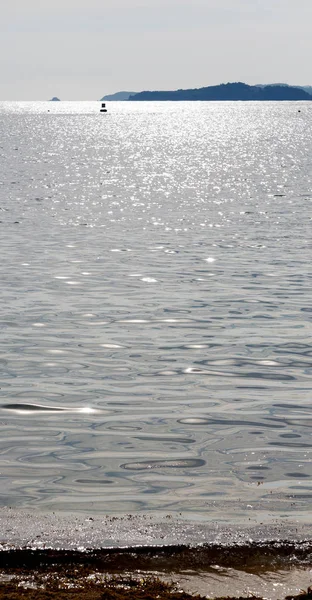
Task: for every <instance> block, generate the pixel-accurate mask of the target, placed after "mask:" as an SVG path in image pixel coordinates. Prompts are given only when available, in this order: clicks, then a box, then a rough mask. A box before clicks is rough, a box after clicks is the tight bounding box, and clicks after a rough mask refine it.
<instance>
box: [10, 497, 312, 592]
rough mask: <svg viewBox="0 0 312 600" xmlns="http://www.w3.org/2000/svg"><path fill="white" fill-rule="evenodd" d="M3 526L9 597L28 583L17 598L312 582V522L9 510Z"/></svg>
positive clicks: (262, 588)
mask: <svg viewBox="0 0 312 600" xmlns="http://www.w3.org/2000/svg"><path fill="white" fill-rule="evenodd" d="M187 516H188V517H189V515H187ZM0 532H1V534H0V542H1V543H0V550H1V552H0V559H1V565H2V567H1V570H0V598H12V600H13V598H15V597H16V598H17V597H18V596H14V594H15V593H17V592H16V590H19V592H18V593H19V594H21V587H22V588H23V590H24V587H25V586H26V588H28V591H27V589H26V590H25V594H26V595H25V596H24V595H20V596H19V597H21V598H22V597H25V598H26V597H27V598H37V599H38V600H40V598H41V597H43V596H40V593H39V590H40V589H47V590H49V593H50V594H52V595H51V596H49V597H51V598H54V597H55V598H63V595H60V591H61V593H62V594H65V596H64V598H65V597H69V595H70V596H71V597H74V598H77V599H78V598H85V599H86V600H93V599H97V598H99V599H100V598H107V599H109V598H112V599H113V598H116V599H120V600H122V599H124V598H129V599H130V598H133V599H134V598H136V599H137V598H154V597H155V598H156V597H159V598H168V599H169V598H171V599H174V598H176V597H177V595H176V594H177V593H178V592H177V590H183V592H185V594H186V595H185V596H184V597H185V599H186V598H191V596H190V595H189V594H193V595H194V594H199V598H204V597H209V598H221V597H225V596H226V597H233V598H234V597H235V598H238V597H248V596H253V597H261V598H269V599H270V600H281V599H283V598H286V596H289V595H290V596H292V597H294V596H298V595H299V594H300V592H301V591H302V590H303V589H305V590H307V589H308V588H309V587H310V586H311V585H312V531H311V526H310V525H309V524H299V523H296V522H295V523H285V522H284V521H280V522H277V521H276V520H275V522H274V523H269V524H265V525H245V526H244V525H241V524H240V525H235V524H232V525H231V526H230V525H220V524H218V523H216V522H209V521H206V522H201V521H194V520H191V519H190V518H186V517H184V518H183V516H182V515H175V514H174V515H173V514H172V515H170V514H167V515H159V514H156V513H155V514H145V515H130V514H129V515H119V516H117V515H111V516H109V515H106V516H103V517H100V516H94V517H91V516H87V515H69V514H63V513H46V514H42V513H40V514H34V513H32V512H29V511H23V510H15V509H9V508H3V509H0ZM172 582H173V584H174V585H173V586H172V587H170V586H169V587H168V585H167V584H171V583H172ZM161 586H163V587H161ZM166 586H167V587H166ZM30 588H31V589H32V592H33V594H35V592H36V593H37V595H33V596H32V595H31V594H32V592H31V591H29V589H30ZM143 588H144V589H143ZM53 590H54V591H53ZM103 590H104V591H103ZM144 590H145V591H144ZM153 590H154V592H155V594H154V596H153V593H154V592H153ZM78 592H79V593H78ZM54 593H55V594H56V595H55V596H53V594H54ZM10 594H12V595H10ZM23 594H24V591H23ZM38 594H39V595H38ZM73 594H74V596H73ZM103 594H104V595H103ZM105 594H106V595H105ZM129 594H130V595H129ZM131 594H133V595H131ZM144 594H146V595H145V596H144ZM179 594H180V595H179V596H178V597H179V598H181V599H183V595H182V594H181V593H180V592H179ZM45 597H48V596H45ZM306 597H307V598H312V596H311V595H310V596H309V595H308V596H306ZM302 598H303V596H302V597H301V600H302Z"/></svg>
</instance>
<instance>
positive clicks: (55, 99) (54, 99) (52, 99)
mask: <svg viewBox="0 0 312 600" xmlns="http://www.w3.org/2000/svg"><path fill="white" fill-rule="evenodd" d="M50 102H60V99H59V98H57V97H56V96H53V98H51V100H50Z"/></svg>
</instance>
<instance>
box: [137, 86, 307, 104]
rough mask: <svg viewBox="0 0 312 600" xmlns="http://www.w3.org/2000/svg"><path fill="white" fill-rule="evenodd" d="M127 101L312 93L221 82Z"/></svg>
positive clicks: (298, 97)
mask: <svg viewBox="0 0 312 600" xmlns="http://www.w3.org/2000/svg"><path fill="white" fill-rule="evenodd" d="M128 100H129V101H131V102H132V101H139V100H142V101H148V100H158V101H164V100H180V101H181V100H186V101H188V100H202V101H225V100H230V101H233V100H237V101H240V100H241V101H285V100H288V101H289V100H293V101H295V100H312V95H311V94H309V93H308V92H307V91H305V90H304V89H302V88H299V87H293V86H288V85H274V84H273V85H265V86H261V85H247V84H246V83H241V82H238V83H222V84H221V85H214V86H209V87H203V88H196V89H187V90H174V91H155V92H149V91H145V92H139V93H138V94H134V95H131V96H130V97H129V99H128Z"/></svg>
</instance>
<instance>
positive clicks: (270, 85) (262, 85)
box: [257, 83, 312, 95]
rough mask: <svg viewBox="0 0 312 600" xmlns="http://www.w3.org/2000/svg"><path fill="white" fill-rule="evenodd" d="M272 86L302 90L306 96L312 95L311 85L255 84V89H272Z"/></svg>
mask: <svg viewBox="0 0 312 600" xmlns="http://www.w3.org/2000/svg"><path fill="white" fill-rule="evenodd" d="M272 85H275V86H276V85H278V86H283V87H296V88H298V89H299V90H304V91H305V92H308V94H311V95H312V85H289V83H265V84H263V83H261V84H257V87H262V88H264V87H272Z"/></svg>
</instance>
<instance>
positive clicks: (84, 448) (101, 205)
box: [0, 102, 312, 522]
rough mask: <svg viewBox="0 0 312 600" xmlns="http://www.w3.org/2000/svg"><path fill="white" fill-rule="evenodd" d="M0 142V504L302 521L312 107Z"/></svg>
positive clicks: (33, 120)
mask: <svg viewBox="0 0 312 600" xmlns="http://www.w3.org/2000/svg"><path fill="white" fill-rule="evenodd" d="M299 109H300V111H301V112H298V111H299ZM0 128H1V136H0V165H1V166H0V169H1V171H0V252H1V262H0V282H1V288H0V331H1V333H0V351H1V352H0V367H1V373H0V394H1V400H0V425H1V440H0V501H1V505H2V506H12V507H19V508H20V507H24V508H27V509H34V510H36V511H38V510H42V511H45V510H64V511H71V512H75V511H76V512H78V511H81V512H88V513H92V512H94V513H105V514H111V513H125V512H126V513H129V512H132V513H136V512H147V511H166V512H169V513H170V512H171V511H174V512H175V511H177V512H182V513H184V514H187V515H190V516H193V517H194V518H195V517H196V518H199V519H208V520H209V519H218V520H219V521H225V522H230V521H235V520H244V519H247V520H248V519H249V520H254V521H261V522H263V521H264V520H269V519H275V518H278V519H280V518H289V519H293V520H296V519H300V520H302V521H307V522H309V521H310V519H311V510H310V509H311V502H312V485H311V474H312V468H311V449H312V438H311V433H312V416H311V399H312V377H311V376H312V343H311V342H312V326H311V318H312V269H311V262H312V252H311V239H312V236H311V233H312V221H311V218H312V210H311V201H312V104H310V103H284V102H282V103H239V102H238V103H231V102H229V103H218V102H217V103H187V102H186V103H133V104H132V103H108V113H107V114H106V115H102V114H100V113H99V103H92V102H91V103H88V102H81V103H79V102H77V103H75V102H68V103H67V102H60V103H45V102H32V103H4V102H3V103H0Z"/></svg>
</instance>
